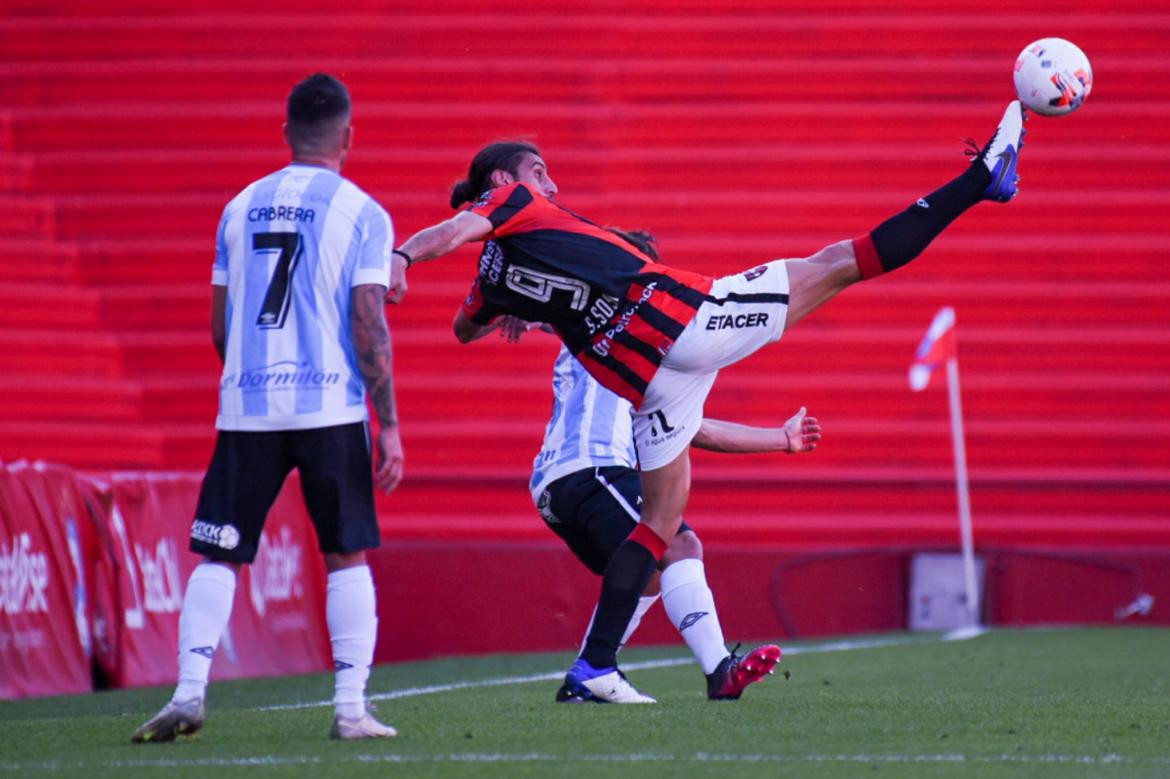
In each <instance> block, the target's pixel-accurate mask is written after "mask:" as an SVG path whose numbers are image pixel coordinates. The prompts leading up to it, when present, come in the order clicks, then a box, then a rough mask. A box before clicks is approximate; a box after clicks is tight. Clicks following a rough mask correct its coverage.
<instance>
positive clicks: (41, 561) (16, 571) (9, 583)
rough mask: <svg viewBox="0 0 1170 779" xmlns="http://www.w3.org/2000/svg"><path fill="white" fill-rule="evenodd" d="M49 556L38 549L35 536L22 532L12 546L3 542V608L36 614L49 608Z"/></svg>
mask: <svg viewBox="0 0 1170 779" xmlns="http://www.w3.org/2000/svg"><path fill="white" fill-rule="evenodd" d="M48 588H49V556H48V555H47V554H46V553H44V552H34V551H33V545H32V536H30V535H29V534H28V533H21V534H20V535H18V536H16V537H15V538H13V539H12V546H11V547H10V546H9V545H8V543H7V542H3V543H0V612H3V613H5V614H32V613H36V612H46V611H48V610H49V601H48V599H47V598H46V597H45V591H46V590H48Z"/></svg>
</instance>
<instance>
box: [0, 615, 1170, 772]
mask: <svg viewBox="0 0 1170 779" xmlns="http://www.w3.org/2000/svg"><path fill="white" fill-rule="evenodd" d="M784 647H785V656H784V659H783V661H782V662H781V665H780V667H779V669H778V672H777V674H776V675H775V676H773V677H770V678H768V679H767V680H765V681H764V682H762V683H760V684H758V685H754V686H752V687H751V688H749V689H748V691H747V692H746V693H745V694H744V696H743V698H742V699H741V700H740V701H737V702H711V701H707V700H706V699H705V688H704V683H703V677H702V675H701V674H700V672H699V670H698V668H697V666H696V665H695V664H694V663H693V662H691V661H689V659H688V655H687V654H686V652H685V649H684V648H682V647H681V646H680V647H668V648H657V649H637V648H630V649H627V650H625V651H624V652H623V664H624V666H625V667H626V668H627V671H628V673H629V675H630V679H631V681H633V682H634V684H635V685H636V686H637V687H638V688H639V689H642V690H643V691H645V692H647V693H650V694H652V695H654V696H656V697H657V698H658V700H659V704H658V705H655V706H598V705H583V706H568V705H556V704H554V703H553V702H552V697H553V693H554V692H555V690H556V688H557V686H558V684H559V675H560V674H561V673H563V670H564V668H565V667H567V665H568V664H569V662H571V660H572V656H571V653H568V652H566V653H561V654H534V655H499V656H489V657H475V658H458V659H444V660H436V661H431V662H420V663H403V664H397V665H387V666H379V667H378V668H376V669H375V670H374V673H373V676H372V679H371V682H370V693H371V695H372V696H373V697H375V699H376V700H377V705H378V713H379V716H380V717H382V718H383V719H385V720H386V721H388V722H391V723H393V724H394V725H395V726H396V727H397V728H398V729H399V731H400V733H401V735H400V736H399V737H398V738H397V739H393V740H390V741H385V742H379V743H370V742H360V743H338V742H331V741H329V740H328V738H327V734H328V730H329V724H330V720H331V716H332V710H331V708H330V707H329V706H328V705H320V704H321V703H322V702H323V701H327V700H328V698H329V697H330V695H331V692H332V689H331V686H332V682H331V676H330V675H328V674H317V675H311V676H300V677H286V678H279V679H263V680H249V681H244V682H231V683H228V682H224V683H219V684H215V683H213V685H212V687H211V690H210V696H209V700H208V721H207V725H206V727H205V728H204V730H203V732H202V733H200V734H199V735H198V736H196V737H194V738H190V739H186V740H180V741H179V742H177V743H174V744H146V745H133V744H131V743H130V734H131V732H132V731H133V730H134V728H135V727H136V726H137V725H138V724H139V723H140V722H142V721H143V720H145V719H146V718H147V717H148V716H150V715H151V714H153V713H154V712H155V710H157V708H158V707H159V706H161V705H162V703H164V702H165V699H166V697H167V696H168V695H169V693H170V688H165V689H164V688H153V689H144V690H131V691H114V692H103V693H97V694H92V695H84V696H73V697H62V698H48V699H39V700H27V701H10V702H4V703H0V776H4V777H9V776H12V777H16V776H79V777H80V776H87V777H88V776H117V777H129V776H167V777H185V776H192V777H195V776H197V777H213V778H214V779H221V778H222V777H233V776H249V777H258V776H261V775H273V776H305V777H310V776H311V777H323V776H345V777H349V776H411V777H447V776H477V777H480V776H483V777H515V776H541V777H543V776H589V777H609V776H615V777H616V776H621V777H630V776H638V777H648V776H723V775H726V776H734V777H737V779H738V777H755V776H769V777H774V776H799V777H839V776H869V777H878V776H886V777H936V776H946V777H967V776H969V777H1000V776H1004V777H1125V778H1126V779H1128V778H1129V777H1170V630H1168V629H1162V628H1099V629H1059V630H1058V629H1053V630H1027V631H1024V630H993V631H991V632H989V633H985V634H983V635H980V636H977V637H975V638H971V639H968V640H961V641H944V640H942V639H941V637H940V636H938V635H934V634H928V635H918V634H889V635H882V636H867V637H853V638H849V639H844V640H843V641H842V642H841V643H840V644H836V643H834V642H825V641H820V642H812V641H810V642H791V643H784ZM779 670H787V671H789V672H790V673H791V677H790V678H788V679H785V678H784V675H783V674H782V673H780V672H779Z"/></svg>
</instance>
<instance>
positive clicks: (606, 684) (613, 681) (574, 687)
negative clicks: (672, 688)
mask: <svg viewBox="0 0 1170 779" xmlns="http://www.w3.org/2000/svg"><path fill="white" fill-rule="evenodd" d="M556 701H557V703H657V702H658V701H656V700H654V699H653V698H651V697H650V696H649V695H643V694H642V693H640V692H638V691H637V690H636V689H634V686H633V685H632V684H630V682H629V680H627V679H626V675H625V674H624V673H622V672H621V671H619V670H618V669H617V668H594V667H593V666H591V665H590V664H589V663H587V662H585V661H584V660H582V659H580V658H578V659H577V661H576V662H575V663H573V666H572V668H570V669H569V672H568V673H567V674H565V683H564V684H562V685H561V688H560V689H559V690H557V697H556Z"/></svg>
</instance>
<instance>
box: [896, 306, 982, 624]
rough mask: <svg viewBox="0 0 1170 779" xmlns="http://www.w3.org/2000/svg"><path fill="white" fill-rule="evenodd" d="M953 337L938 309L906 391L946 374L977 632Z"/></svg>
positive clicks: (967, 586)
mask: <svg viewBox="0 0 1170 779" xmlns="http://www.w3.org/2000/svg"><path fill="white" fill-rule="evenodd" d="M957 354H958V348H957V340H956V337H955V309H954V308H952V307H950V306H944V307H943V308H940V309H939V311H938V313H937V314H935V315H934V320H933V321H932V322H931V323H930V327H929V328H927V330H926V335H925V336H923V338H922V343H920V344H918V351H917V352H915V353H914V362H912V363H911V364H910V388H911V389H913V390H914V391H915V392H920V391H922V390H924V389H926V385H927V384H929V383H930V377H931V375H933V374H934V371H935V370H936V369H937V368H940V367H945V368H946V372H947V396H948V399H949V401H950V403H949V405H950V411H951V444H952V446H953V448H954V452H955V493H956V496H957V498H958V502H959V539H960V543H961V546H962V553H963V579H964V590H965V591H966V601H967V603H966V605H967V620H968V622H967V626H968V628H969V629H971V630H979V629H981V628H980V619H979V614H980V604H979V590H978V587H977V585H976V580H975V579H976V576H975V541H974V538H973V536H972V531H971V498H970V493H969V489H968V486H967V448H966V445H965V443H964V436H963V407H962V404H961V402H960V398H959V360H958V357H957Z"/></svg>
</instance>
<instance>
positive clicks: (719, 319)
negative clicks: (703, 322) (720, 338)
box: [707, 311, 768, 330]
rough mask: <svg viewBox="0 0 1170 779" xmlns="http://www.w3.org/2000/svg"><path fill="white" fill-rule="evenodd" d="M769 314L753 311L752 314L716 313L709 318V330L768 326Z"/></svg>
mask: <svg viewBox="0 0 1170 779" xmlns="http://www.w3.org/2000/svg"><path fill="white" fill-rule="evenodd" d="M767 326H768V314H767V313H765V312H763V311H753V312H752V313H750V314H716V315H715V316H712V317H709V318H708V319H707V329H708V330H742V329H743V328H746V327H767Z"/></svg>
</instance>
